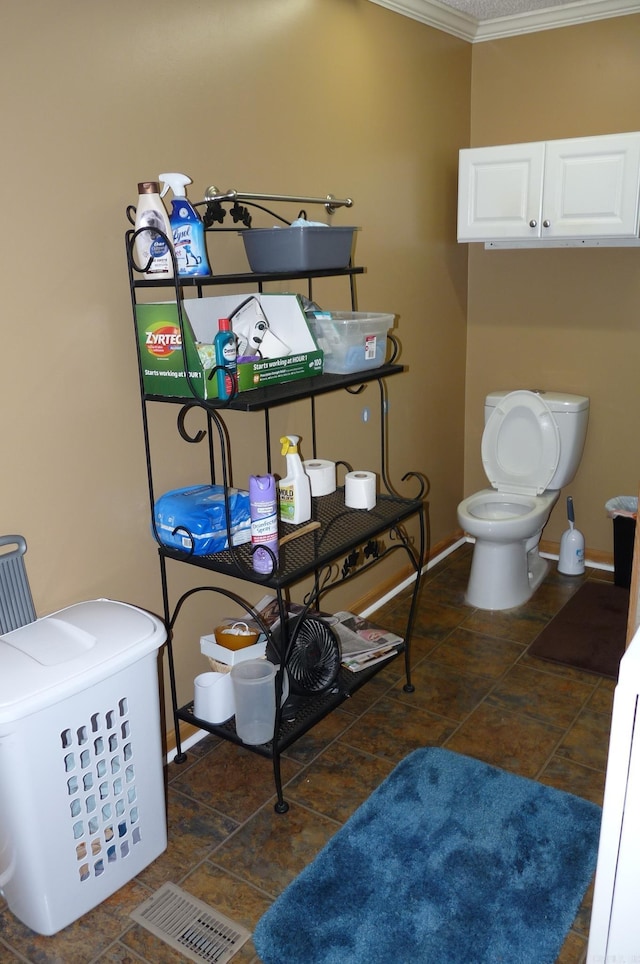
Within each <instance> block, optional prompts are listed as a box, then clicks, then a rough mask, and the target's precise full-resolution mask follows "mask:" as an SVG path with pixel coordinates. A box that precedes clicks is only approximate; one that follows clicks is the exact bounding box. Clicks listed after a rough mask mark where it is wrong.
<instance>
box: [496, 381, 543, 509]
mask: <svg viewBox="0 0 640 964" xmlns="http://www.w3.org/2000/svg"><path fill="white" fill-rule="evenodd" d="M559 457H560V432H559V431H558V426H557V424H556V421H555V419H554V417H553V414H552V412H551V410H550V408H549V407H548V405H547V404H546V403H545V402H544V401H543V400H542V398H541V397H540V395H536V393H535V392H528V391H519V392H510V394H509V395H505V397H504V398H503V399H501V401H500V404H499V405H497V406H496V407H495V408H494V410H493V412H492V413H491V415H490V416H489V418H488V420H487V424H486V426H485V430H484V433H483V435H482V463H483V465H484V470H485V472H486V474H487V478H488V479H489V481H490V482H491V485H492V486H493V488H494V489H497V490H498V492H514V493H516V492H519V493H522V494H524V495H540V494H541V493H542V492H544V491H545V489H546V487H547V485H548V484H549V482H550V481H551V479H552V478H553V476H554V473H555V471H556V468H557V466H558V458H559Z"/></svg>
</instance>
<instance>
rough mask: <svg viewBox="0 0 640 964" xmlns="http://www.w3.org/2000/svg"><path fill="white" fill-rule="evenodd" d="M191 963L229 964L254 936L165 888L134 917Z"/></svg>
mask: <svg viewBox="0 0 640 964" xmlns="http://www.w3.org/2000/svg"><path fill="white" fill-rule="evenodd" d="M130 916H131V917H132V918H133V920H134V921H136V923H138V924H140V926H141V927H144V928H146V930H148V931H150V932H151V933H152V934H155V936H156V937H159V938H160V940H162V941H164V942H165V944H169V945H170V946H171V947H173V948H174V949H175V950H177V951H179V952H180V953H181V954H182V955H183V956H184V957H186V958H188V959H189V960H190V961H207V962H210V964H226V962H227V961H230V960H231V958H232V957H233V956H234V954H235V953H236V952H237V951H238V950H240V948H241V947H242V945H243V944H244V943H245V942H246V941H248V940H249V938H250V937H251V932H250V931H248V930H246V928H244V927H240V925H239V924H236V923H235V922H234V921H232V920H229V918H228V917H225V916H224V914H220V913H218V911H214V910H213V909H212V908H211V907H209V906H208V904H205V903H203V901H201V900H198V899H197V898H196V897H192V896H191V894H188V893H186V891H184V890H181V889H180V887H176V885H175V884H163V886H162V887H161V888H160V889H159V890H157V891H156V892H155V894H152V895H151V897H149V899H148V900H145V902H144V903H143V904H140V906H139V907H137V908H136V909H135V910H134V911H132V912H131V915H130Z"/></svg>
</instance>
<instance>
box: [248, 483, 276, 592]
mask: <svg viewBox="0 0 640 964" xmlns="http://www.w3.org/2000/svg"><path fill="white" fill-rule="evenodd" d="M249 506H250V509H251V544H252V546H253V547H254V549H253V556H252V560H251V561H252V563H253V568H254V570H255V571H256V572H263V573H271V572H273V570H274V568H275V565H276V564H277V562H278V500H277V498H276V480H275V479H274V477H273V476H272V475H250V476H249ZM267 549H270V550H271V552H272V553H273V556H274V557H275V564H274V559H273V557H272V556H271V555H270V554H269V553H268V552H267Z"/></svg>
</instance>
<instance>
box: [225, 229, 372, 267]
mask: <svg viewBox="0 0 640 964" xmlns="http://www.w3.org/2000/svg"><path fill="white" fill-rule="evenodd" d="M356 230H357V228H333V227H328V226H327V227H314V226H312V225H308V226H300V227H290V228H249V229H247V230H245V231H240V232H239V234H241V235H242V239H243V241H244V247H245V251H246V253H247V259H248V261H249V266H250V268H251V270H252V271H255V272H256V273H258V274H260V273H267V274H268V273H270V272H273V271H286V272H292V271H322V270H325V269H326V270H328V269H330V268H346V267H347V266H348V264H349V261H350V259H351V249H352V247H353V236H354V233H355V231H356Z"/></svg>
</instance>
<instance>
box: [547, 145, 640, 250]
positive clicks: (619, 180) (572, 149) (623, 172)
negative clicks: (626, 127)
mask: <svg viewBox="0 0 640 964" xmlns="http://www.w3.org/2000/svg"><path fill="white" fill-rule="evenodd" d="M639 196H640V133H630V134H609V135H605V136H602V137H579V138H574V139H572V140H564V141H548V142H547V145H546V154H545V166H544V198H543V205H542V237H543V238H545V237H549V238H552V237H553V238H595V237H599V238H606V237H611V238H623V237H637V236H638V197H639Z"/></svg>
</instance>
